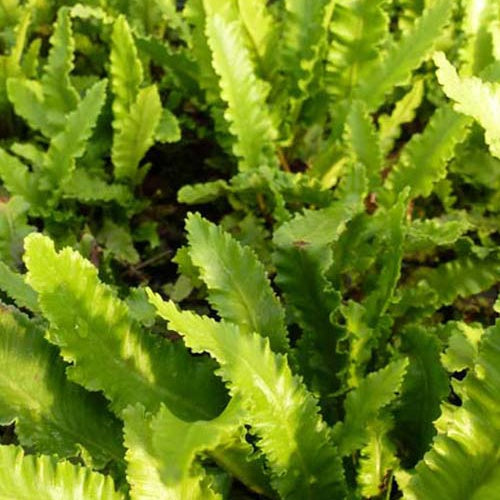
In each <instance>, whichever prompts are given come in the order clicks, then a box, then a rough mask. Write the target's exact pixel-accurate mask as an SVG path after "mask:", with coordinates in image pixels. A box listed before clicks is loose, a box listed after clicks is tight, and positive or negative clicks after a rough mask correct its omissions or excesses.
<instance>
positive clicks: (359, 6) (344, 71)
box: [326, 0, 389, 99]
mask: <svg viewBox="0 0 500 500" xmlns="http://www.w3.org/2000/svg"><path fill="white" fill-rule="evenodd" d="M385 3H386V0H376V1H373V0H341V1H339V2H337V3H336V5H335V9H334V12H333V19H332V23H331V25H330V31H331V34H332V43H331V45H330V48H329V50H328V61H327V66H326V71H327V74H326V82H327V86H328V87H327V88H328V91H329V94H330V97H331V98H335V99H344V98H350V97H351V95H352V92H353V91H354V89H355V88H356V87H357V86H358V84H359V83H360V82H362V81H363V79H364V78H369V75H368V74H367V68H368V67H369V65H370V63H372V62H373V61H374V60H375V59H376V58H377V54H378V51H379V50H382V46H383V45H384V43H385V42H386V38H387V37H388V28H389V19H388V16H387V13H386V12H385V11H384V9H383V7H384V4H385Z"/></svg>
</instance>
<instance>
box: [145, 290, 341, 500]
mask: <svg viewBox="0 0 500 500" xmlns="http://www.w3.org/2000/svg"><path fill="white" fill-rule="evenodd" d="M150 299H151V301H152V303H153V304H154V305H155V306H156V307H157V309H158V313H159V314H160V316H162V317H163V318H165V319H166V320H167V321H168V322H169V327H170V328H172V329H173V330H175V331H177V332H179V333H180V334H181V335H183V337H184V340H185V342H186V345H187V346H188V347H189V348H191V349H192V350H193V351H194V352H209V354H210V355H211V356H213V357H214V358H215V359H216V360H217V361H218V362H219V364H220V369H219V370H218V373H219V375H220V376H221V377H222V378H223V379H224V380H225V382H226V383H227V384H228V386H229V388H230V390H231V392H232V393H233V395H236V394H238V395H241V397H242V399H243V400H244V401H245V402H246V405H247V407H248V413H247V419H248V422H249V423H250V424H251V425H252V430H253V431H254V432H255V433H256V434H257V435H258V436H259V438H260V440H259V442H258V446H259V447H260V448H261V449H262V451H263V452H264V454H265V455H266V457H267V461H268V464H269V467H270V469H271V472H272V484H273V486H274V487H275V488H276V490H277V491H278V492H279V493H280V495H281V496H283V497H285V498H290V499H295V498H296V499H304V498H310V499H313V498H337V497H338V498H342V497H343V495H345V493H346V492H345V484H344V478H343V472H342V466H341V462H340V459H339V456H338V454H337V451H336V450H335V448H334V447H333V446H332V445H331V444H330V443H329V440H328V430H327V427H326V425H325V423H324V422H323V421H322V419H321V417H320V416H319V414H318V406H317V402H316V400H315V398H314V397H313V396H312V394H311V393H309V392H308V391H307V390H306V389H305V387H304V386H303V384H302V383H301V381H300V379H299V378H297V377H295V376H293V375H292V373H291V370H290V368H289V366H288V363H287V360H286V357H284V356H282V355H280V354H274V353H273V352H272V351H271V349H270V347H269V340H268V339H266V338H263V337H262V336H260V335H259V334H257V333H251V334H245V333H244V332H241V331H240V330H239V328H238V326H237V325H234V324H232V323H226V322H220V323H217V322H215V321H214V320H212V319H210V318H207V317H202V316H197V315H195V314H193V313H191V312H181V311H179V310H178V309H177V308H176V306H175V305H174V303H172V302H168V303H167V302H163V301H162V299H161V298H160V297H159V296H158V295H154V294H153V293H150Z"/></svg>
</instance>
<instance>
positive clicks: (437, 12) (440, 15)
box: [355, 0, 453, 111]
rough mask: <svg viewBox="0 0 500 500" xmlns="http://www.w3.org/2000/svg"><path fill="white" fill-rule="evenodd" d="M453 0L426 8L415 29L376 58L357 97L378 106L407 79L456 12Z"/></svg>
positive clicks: (371, 106) (438, 1) (372, 107)
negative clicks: (453, 12)
mask: <svg viewBox="0 0 500 500" xmlns="http://www.w3.org/2000/svg"><path fill="white" fill-rule="evenodd" d="M452 5H453V3H452V1H451V0H436V1H435V2H433V3H432V5H431V7H429V8H428V9H426V10H425V11H424V13H423V15H422V17H420V18H419V19H418V21H417V22H416V24H415V26H414V28H413V30H412V31H410V32H408V33H406V34H405V35H403V38H402V39H401V40H400V41H399V42H397V43H395V44H394V45H393V46H392V47H391V48H390V49H389V50H388V51H387V53H386V54H385V55H384V56H382V57H381V58H380V59H379V60H378V61H377V62H375V63H374V64H373V65H372V66H371V68H370V72H369V76H368V77H367V78H365V79H364V80H363V82H361V84H360V86H359V89H358V91H357V92H356V93H355V95H356V96H357V97H359V98H360V99H362V100H364V101H365V102H366V104H367V106H368V109H369V110H370V111H371V110H375V109H377V108H379V107H380V105H381V104H382V103H383V102H384V97H385V95H386V94H387V93H388V92H389V91H391V90H392V88H393V87H394V86H395V85H401V84H403V83H405V82H406V81H407V79H408V77H409V76H410V74H411V71H412V70H413V69H415V68H417V67H418V66H419V65H420V63H421V62H422V61H423V60H424V59H425V58H426V57H427V56H428V55H429V53H430V51H431V50H432V48H433V47H434V45H435V43H436V40H437V39H438V38H439V36H440V35H441V32H442V30H443V28H444V26H445V25H446V23H447V22H448V20H449V18H450V16H451V12H452V10H453V9H452Z"/></svg>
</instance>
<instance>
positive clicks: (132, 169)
mask: <svg viewBox="0 0 500 500" xmlns="http://www.w3.org/2000/svg"><path fill="white" fill-rule="evenodd" d="M161 117H162V107H161V101H160V95H159V93H158V89H157V87H156V85H151V86H149V87H146V88H143V89H141V90H139V91H138V94H137V100H135V101H134V102H133V103H132V104H131V106H130V108H129V110H128V113H127V114H126V115H124V116H122V117H121V118H120V119H119V120H115V121H114V122H113V123H114V125H115V136H114V138H113V149H112V151H111V158H112V161H113V165H114V173H115V178H116V179H131V180H132V181H134V182H138V181H139V180H140V178H141V174H144V171H142V172H141V171H138V167H139V162H140V161H141V159H142V157H143V156H144V155H145V153H146V152H147V150H148V149H149V148H150V147H151V146H152V145H153V142H154V139H155V133H156V130H157V128H158V125H159V123H160V120H161Z"/></svg>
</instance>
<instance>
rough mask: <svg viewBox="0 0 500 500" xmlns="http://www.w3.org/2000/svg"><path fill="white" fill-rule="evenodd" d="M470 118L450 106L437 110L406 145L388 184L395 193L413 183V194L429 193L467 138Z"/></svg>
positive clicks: (386, 185)
mask: <svg viewBox="0 0 500 500" xmlns="http://www.w3.org/2000/svg"><path fill="white" fill-rule="evenodd" d="M469 124H470V120H468V119H467V117H464V116H461V115H459V114H458V113H456V112H455V111H453V109H451V108H450V107H442V108H440V109H438V110H437V111H436V113H435V114H434V115H433V117H432V118H431V120H430V122H429V124H428V125H427V127H426V128H425V130H424V132H423V133H422V134H421V135H414V136H413V137H412V139H411V140H410V141H409V142H408V144H407V145H406V146H405V148H404V150H403V152H402V154H401V157H400V159H399V162H398V164H397V165H396V166H395V167H394V169H393V170H392V171H391V173H390V174H389V176H388V178H387V181H386V184H385V187H386V189H389V190H391V191H392V192H393V193H394V194H396V193H399V192H400V191H401V190H402V189H403V188H404V187H405V186H410V189H411V191H410V195H411V196H412V197H416V196H429V195H430V193H431V191H432V188H433V186H434V184H435V183H436V182H437V181H439V180H440V179H442V178H444V177H445V176H446V165H447V163H448V161H449V160H450V159H451V158H452V156H453V152H454V148H455V146H456V145H457V144H459V143H460V142H462V141H463V140H464V139H465V136H466V134H467V132H468V126H469Z"/></svg>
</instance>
